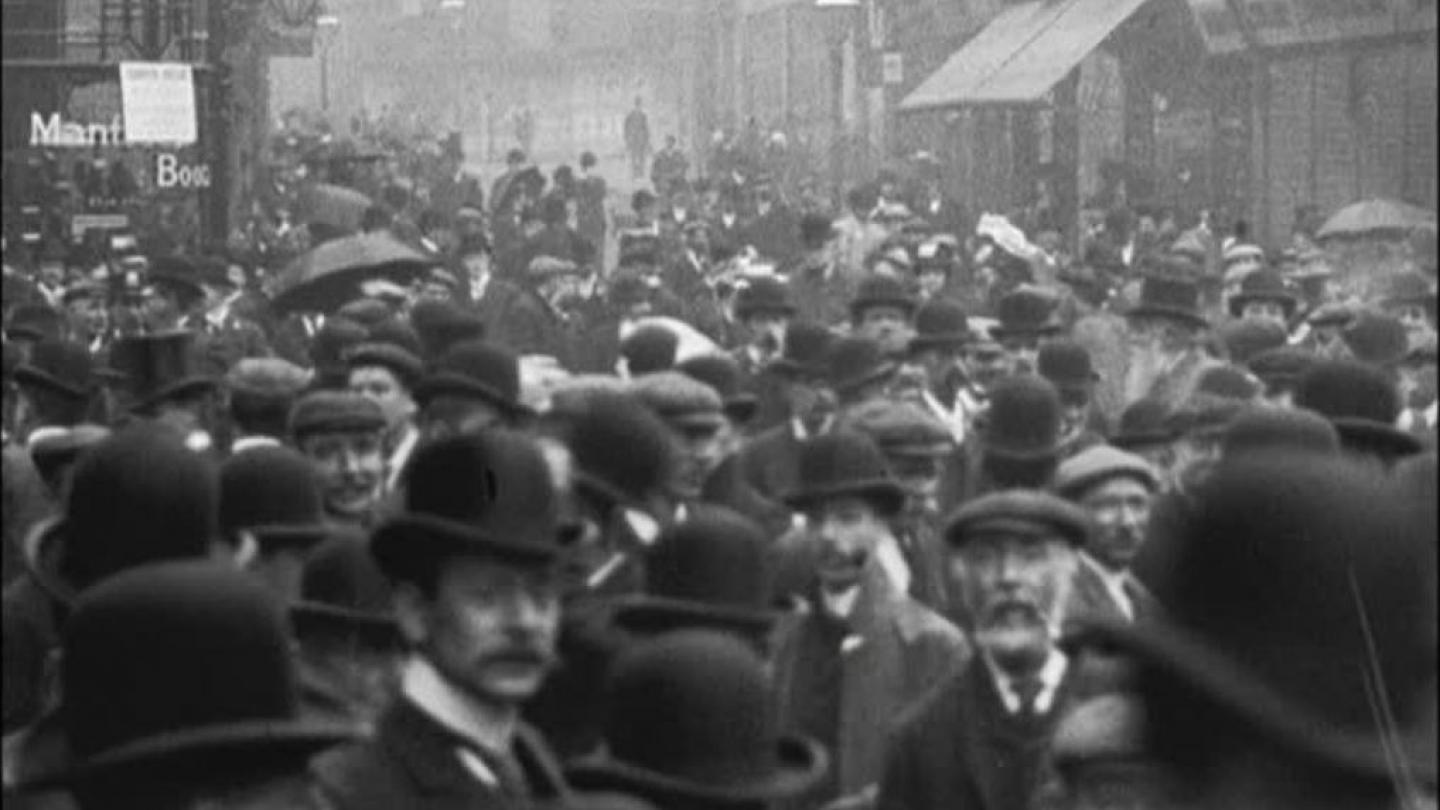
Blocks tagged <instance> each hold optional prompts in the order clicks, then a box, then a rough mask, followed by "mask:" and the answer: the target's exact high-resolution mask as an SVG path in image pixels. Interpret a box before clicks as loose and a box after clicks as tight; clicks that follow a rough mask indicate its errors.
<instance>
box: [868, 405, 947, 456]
mask: <svg viewBox="0 0 1440 810" xmlns="http://www.w3.org/2000/svg"><path fill="white" fill-rule="evenodd" d="M848 423H849V426H850V427H852V428H854V429H855V430H857V431H859V432H861V433H865V434H868V435H869V436H870V438H871V439H873V440H874V441H875V444H877V445H879V447H880V450H881V451H882V452H884V453H885V454H886V455H888V456H945V455H948V454H950V453H951V452H953V451H954V449H955V437H954V436H953V435H952V434H951V433H950V431H949V429H948V428H946V427H945V424H944V423H943V422H941V421H940V420H939V419H936V418H935V417H934V416H932V415H930V414H929V413H927V412H926V411H925V409H924V408H921V407H920V406H919V405H917V404H915V403H913V402H897V401H894V400H884V399H877V400H872V401H870V402H866V403H865V404H863V405H861V406H859V407H857V408H855V409H854V410H853V411H851V412H850V415H849V417H848Z"/></svg>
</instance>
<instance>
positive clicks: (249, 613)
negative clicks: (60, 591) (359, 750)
mask: <svg viewBox="0 0 1440 810" xmlns="http://www.w3.org/2000/svg"><path fill="white" fill-rule="evenodd" d="M286 630H287V628H286V624H285V616H284V612H283V610H282V608H281V606H280V605H279V604H278V602H277V601H276V600H275V598H274V597H273V596H271V595H270V594H269V593H268V592H267V591H266V590H265V589H264V587H263V586H262V585H261V584H260V583H258V582H256V581H254V580H253V579H252V578H251V577H249V576H247V575H245V574H244V573H242V572H240V571H237V570H235V569H234V568H233V567H230V566H224V565H219V564H216V563H212V562H203V561H194V562H167V563H158V564H155V565H151V566H145V567H142V568H138V569H135V570H133V571H127V572H125V573H122V574H118V575H116V576H115V577H113V578H111V579H109V580H107V581H106V582H104V583H102V584H100V585H97V586H96V587H95V588H93V589H92V590H90V591H89V592H88V593H86V594H85V595H83V596H82V597H81V598H80V600H79V602H78V604H77V606H76V609H75V612H74V614H73V615H72V616H71V617H70V619H69V621H68V622H67V623H66V633H65V642H64V656H65V667H64V670H63V679H64V687H63V688H64V694H65V704H64V707H63V708H62V709H61V710H60V712H61V713H60V719H61V722H62V724H63V726H64V731H65V736H66V742H67V746H68V755H67V761H66V762H64V764H63V765H61V766H60V767H57V768H56V769H55V770H53V771H50V772H48V773H43V774H37V775H36V777H35V778H34V779H33V780H31V781H30V782H28V783H27V784H26V785H25V786H24V787H25V788H28V789H43V788H53V787H60V786H78V785H103V786H106V787H109V788H114V789H121V788H120V786H121V785H123V784H124V783H125V780H126V777H127V775H134V776H136V777H138V778H149V779H153V778H154V775H155V774H156V773H161V772H166V771H167V770H168V772H171V773H172V774H173V773H185V772H188V773H191V774H196V773H206V772H214V771H215V770H216V769H223V768H224V767H225V766H226V765H227V764H229V765H242V766H243V763H246V762H250V761H252V758H254V759H255V760H257V761H260V760H263V761H271V762H277V763H278V762H285V761H286V760H287V759H288V760H289V762H288V763H287V767H289V766H295V767H298V766H301V765H303V763H304V762H305V761H306V759H307V758H308V757H309V756H310V755H312V754H314V753H315V752H316V751H319V750H320V749H323V748H326V747H329V746H332V745H335V744H336V743H339V742H343V741H345V740H347V739H350V738H352V737H355V736H357V732H358V730H357V729H355V728H354V727H352V726H349V725H340V724H335V723H324V722H319V721H315V720H309V719H302V718H301V716H300V712H299V697H298V690H297V687H296V674H295V670H294V664H293V663H292V659H291V655H290V642H289V638H288V633H287V632H286ZM141 774H144V776H141Z"/></svg>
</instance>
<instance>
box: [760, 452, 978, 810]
mask: <svg viewBox="0 0 1440 810" xmlns="http://www.w3.org/2000/svg"><path fill="white" fill-rule="evenodd" d="M905 498H906V495H905V490H904V488H903V487H902V486H901V485H900V483H899V482H898V481H897V480H896V479H895V478H894V477H893V476H892V475H891V474H890V472H889V470H888V469H887V467H886V463H885V458H884V456H883V455H882V454H881V452H880V450H879V448H877V447H876V445H875V443H874V442H873V441H872V440H871V439H870V438H869V437H868V436H865V435H864V434H860V433H854V432H850V431H837V432H835V433H831V434H828V435H825V436H821V437H819V438H816V439H812V440H810V441H808V442H806V443H805V444H804V445H802V447H801V454H800V459H799V475H798V478H797V484H796V487H795V489H793V490H791V491H790V493H789V494H788V495H787V497H786V499H785V500H786V502H787V503H788V504H789V505H790V506H791V507H792V508H794V509H796V510H797V511H798V512H800V513H802V514H803V515H804V516H805V528H804V530H803V531H801V532H797V533H796V534H795V535H794V536H792V537H789V538H786V539H785V540H782V541H781V543H782V546H783V548H782V549H781V557H782V559H783V560H784V562H782V563H781V567H782V569H785V568H790V569H792V570H793V569H802V570H800V571H799V574H800V576H797V577H796V578H795V579H794V580H791V581H789V582H782V588H781V589H782V592H783V591H784V590H786V586H790V587H793V588H794V589H795V590H794V591H793V593H794V594H795V596H796V597H798V599H797V601H799V602H800V603H801V604H802V605H803V610H802V611H801V614H800V616H799V618H798V619H797V620H796V622H795V625H794V626H793V628H792V629H791V630H790V631H789V632H787V633H786V634H785V636H784V638H783V639H782V641H781V642H780V644H779V649H778V650H777V653H776V656H775V659H776V678H775V683H776V685H777V687H776V688H777V694H778V695H779V700H780V705H779V709H778V711H779V718H780V724H781V727H782V728H787V729H789V730H792V731H795V732H799V733H802V734H806V735H809V736H812V737H815V738H816V739H818V740H820V741H821V742H822V743H824V744H825V745H826V746H827V747H828V748H829V749H830V751H831V752H832V758H831V763H832V768H831V772H830V774H829V775H828V776H827V778H826V779H825V780H823V781H822V782H821V783H820V785H819V786H818V788H817V789H816V790H815V791H814V792H813V793H811V794H808V795H807V796H805V797H804V798H805V802H804V803H802V804H799V805H797V806H799V807H817V806H823V807H826V808H828V809H829V810H842V808H860V807H868V806H870V803H871V802H873V800H874V796H875V791H876V789H877V787H878V783H879V781H880V776H881V773H882V767H883V765H884V757H885V734H884V728H885V727H886V726H887V725H888V724H889V723H890V722H891V721H892V720H893V718H894V717H895V716H896V715H897V714H899V713H900V712H901V711H903V710H904V709H906V708H907V707H909V706H911V705H912V704H914V703H915V702H916V701H917V700H919V699H920V698H921V697H922V696H923V695H924V694H925V693H926V692H927V691H929V690H930V689H931V688H933V686H934V685H935V684H936V683H937V682H940V681H942V680H943V679H945V678H948V677H952V676H953V675H954V673H956V672H958V671H959V670H960V668H961V667H962V666H963V665H964V664H965V661H966V660H967V659H968V658H969V655H970V651H969V646H968V645H967V644H966V643H965V639H964V637H963V636H962V635H961V634H960V632H959V631H958V630H957V629H956V628H955V627H954V626H953V625H951V624H950V623H949V622H947V621H945V620H944V619H943V618H941V617H940V615H939V614H937V613H935V612H933V611H931V610H930V609H929V608H927V607H924V606H923V605H921V604H920V603H919V602H916V601H915V600H914V599H912V598H911V597H910V596H908V595H907V593H906V592H907V590H908V589H909V581H910V578H911V576H912V572H911V570H910V568H909V567H908V566H907V564H906V561H905V558H904V555H903V554H902V552H901V550H900V545H899V542H898V541H897V540H896V537H895V534H894V532H893V530H892V529H891V522H892V521H894V520H895V519H896V518H897V517H898V515H899V513H900V511H901V509H902V508H903V506H904V504H905ZM786 573H791V572H790V571H786V572H785V573H782V575H781V577H782V579H788V577H786V576H785V574H786Z"/></svg>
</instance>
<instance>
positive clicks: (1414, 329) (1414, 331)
mask: <svg viewBox="0 0 1440 810" xmlns="http://www.w3.org/2000/svg"><path fill="white" fill-rule="evenodd" d="M1390 314H1391V315H1394V316H1395V317H1396V318H1398V319H1399V320H1400V323H1401V324H1403V325H1404V326H1405V332H1406V334H1408V335H1409V336H1410V347H1411V348H1412V349H1413V348H1414V347H1416V346H1418V345H1420V344H1421V343H1423V342H1424V341H1425V340H1427V339H1428V338H1429V337H1430V336H1431V335H1434V334H1435V325H1434V324H1433V323H1431V322H1430V314H1429V313H1428V312H1426V311H1425V307H1424V306H1422V305H1420V304H1403V305H1401V306H1397V307H1394V308H1392V309H1391V310H1390Z"/></svg>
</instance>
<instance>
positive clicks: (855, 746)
mask: <svg viewBox="0 0 1440 810" xmlns="http://www.w3.org/2000/svg"><path fill="white" fill-rule="evenodd" d="M812 605H813V601H812ZM827 621H829V622H833V620H829V619H827V618H825V617H823V616H822V615H821V614H820V613H819V612H818V611H814V612H811V613H808V614H804V615H801V616H800V617H799V618H798V620H797V621H796V622H795V623H794V624H793V625H792V626H790V627H788V628H787V629H785V630H783V631H782V632H781V634H780V639H779V641H778V643H777V651H776V654H775V684H776V692H777V700H778V704H779V705H778V716H779V718H780V722H781V724H782V727H788V728H796V725H797V722H796V721H797V720H799V716H798V715H799V712H798V711H797V710H798V708H799V706H800V701H805V700H810V699H813V695H812V694H810V693H811V692H813V690H814V688H815V684H816V676H817V674H818V673H816V672H815V671H814V667H815V666H817V662H816V661H814V660H813V659H812V658H811V656H810V655H809V654H807V653H806V651H807V650H814V649H816V645H817V644H828V643H829V641H830V640H833V638H834V637H833V636H830V637H829V639H828V640H827V638H826V635H827V632H832V631H828V630H827V628H826V627H825V626H824V625H825V624H826V622H827ZM846 625H847V628H848V633H849V635H850V636H851V637H855V638H858V639H859V641H858V642H846V643H844V644H843V645H842V647H841V648H840V649H839V650H832V652H833V653H835V654H838V655H839V656H840V659H841V660H840V678H839V683H838V688H839V694H838V695H836V696H834V697H838V708H839V717H838V718H837V719H838V725H836V726H834V728H835V737H836V738H835V741H834V742H835V745H834V750H833V751H832V752H831V756H832V758H831V768H832V776H831V778H830V779H829V780H828V781H829V787H830V791H833V792H829V795H823V796H814V795H811V796H807V797H806V800H807V801H808V802H809V803H808V804H805V805H804V806H815V805H816V804H818V803H823V802H825V801H829V800H831V799H834V798H836V797H838V796H847V795H850V794H853V793H856V792H858V791H860V790H862V789H863V788H865V787H866V786H868V785H872V784H876V783H878V782H879V780H880V777H881V774H882V769H883V765H884V760H885V747H884V746H885V735H884V734H883V733H880V732H879V730H882V729H884V728H886V727H887V726H888V725H889V724H890V723H891V722H892V721H893V719H894V718H895V717H896V716H897V715H899V714H900V713H901V712H903V711H905V710H906V709H907V708H909V707H910V706H912V705H913V704H915V703H916V702H917V701H919V700H920V699H921V698H923V697H924V696H925V695H926V694H927V693H928V692H929V691H930V690H931V689H932V688H934V685H935V684H936V683H939V682H942V681H944V680H946V679H950V678H954V677H955V676H956V675H957V674H958V673H959V672H960V671H961V670H962V669H963V668H964V666H965V664H966V662H967V661H968V660H969V658H970V647H969V644H968V643H967V642H966V641H965V637H964V635H963V634H962V633H961V632H960V631H959V630H957V629H956V628H955V626H954V625H952V624H950V623H949V622H948V621H946V620H945V619H943V618H941V617H940V616H939V615H938V614H936V613H935V612H933V611H931V610H930V609H928V608H926V607H924V606H923V605H921V604H920V603H918V602H916V601H914V600H913V599H911V598H910V597H908V596H906V595H905V594H901V593H898V592H896V591H895V590H894V587H893V586H892V585H891V584H890V580H889V578H888V577H887V576H886V575H885V573H884V572H883V571H882V570H880V567H879V566H878V565H871V566H870V567H869V568H868V569H867V572H866V576H865V580H864V583H863V584H862V585H861V591H860V594H859V597H858V599H857V601H856V603H855V607H854V610H853V612H852V613H851V615H850V617H849V619H848V621H847V622H846ZM822 666H823V664H822ZM820 677H823V676H820ZM796 730H798V731H802V732H805V733H810V734H814V733H817V731H816V730H813V729H806V728H796Z"/></svg>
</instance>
